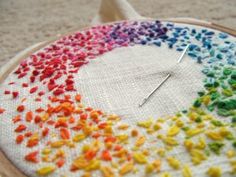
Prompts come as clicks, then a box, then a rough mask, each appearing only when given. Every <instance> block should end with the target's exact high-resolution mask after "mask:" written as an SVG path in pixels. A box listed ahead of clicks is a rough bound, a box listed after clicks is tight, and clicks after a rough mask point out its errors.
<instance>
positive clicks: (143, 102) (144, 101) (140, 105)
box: [139, 73, 171, 107]
mask: <svg viewBox="0 0 236 177" xmlns="http://www.w3.org/2000/svg"><path fill="white" fill-rule="evenodd" d="M170 76H171V74H170V73H169V74H167V76H166V77H165V79H163V80H162V81H161V83H160V84H159V85H158V86H157V87H156V88H155V89H154V90H153V91H152V92H151V93H150V94H149V95H148V96H147V97H146V98H144V99H143V101H142V102H141V103H140V104H139V107H142V106H143V105H144V104H145V103H146V102H147V101H148V99H149V98H150V97H151V96H152V95H153V94H154V93H155V91H156V90H157V89H159V88H160V87H161V86H162V85H163V84H164V83H165V81H166V80H167V79H169V77H170Z"/></svg>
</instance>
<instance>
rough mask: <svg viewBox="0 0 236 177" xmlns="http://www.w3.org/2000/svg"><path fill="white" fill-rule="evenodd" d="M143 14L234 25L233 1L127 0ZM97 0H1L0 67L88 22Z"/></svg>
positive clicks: (235, 15) (235, 21)
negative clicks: (28, 48)
mask: <svg viewBox="0 0 236 177" xmlns="http://www.w3.org/2000/svg"><path fill="white" fill-rule="evenodd" d="M129 2H130V3H131V5H132V6H134V8H135V9H136V10H137V11H138V13H140V14H141V15H143V16H147V17H153V18H166V17H194V18H198V19H202V20H209V21H212V22H215V23H219V24H222V25H225V26H228V27H231V28H234V29H235V28H236V0H198V1H197V0H129ZM99 3H100V0H0V44H1V46H0V66H2V65H3V64H4V63H5V62H6V61H8V60H9V58H11V57H13V56H14V55H16V53H17V52H19V51H21V50H23V49H24V48H26V47H28V46H30V45H32V44H34V43H36V42H40V41H43V40H46V39H48V38H49V37H52V36H55V35H56V34H58V33H65V32H68V31H73V30H77V29H79V28H81V27H84V26H87V25H89V23H90V21H91V19H92V18H93V17H94V15H95V14H96V12H97V10H98V8H99Z"/></svg>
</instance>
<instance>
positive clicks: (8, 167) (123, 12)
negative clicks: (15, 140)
mask: <svg viewBox="0 0 236 177" xmlns="http://www.w3.org/2000/svg"><path fill="white" fill-rule="evenodd" d="M106 9H108V11H107V10H106ZM109 9H112V10H109ZM107 17H109V18H107ZM140 19H142V20H143V19H146V20H149V19H150V18H144V17H142V16H140V15H139V14H138V13H137V12H136V11H135V10H134V9H133V8H132V6H131V5H130V4H129V3H128V2H127V1H125V0H103V1H102V3H101V7H100V10H99V15H98V16H96V17H95V18H94V20H93V22H92V24H97V23H98V22H99V23H105V24H109V23H112V22H114V21H122V20H140ZM160 21H168V22H174V23H181V24H192V25H196V26H202V27H206V28H211V29H217V30H219V31H222V32H226V33H228V34H231V35H232V36H236V31H235V30H233V29H229V28H226V27H224V26H221V25H217V24H214V23H210V22H206V21H201V20H197V19H192V18H169V19H160ZM68 34H70V33H67V34H63V35H58V36H56V37H55V38H53V39H50V40H48V41H44V42H40V43H37V44H35V45H32V46H30V47H28V48H26V49H25V50H23V51H22V52H20V53H18V54H17V55H16V56H15V57H14V58H12V59H11V60H10V61H9V62H8V63H7V64H5V65H4V68H1V71H0V83H1V82H2V81H3V80H4V79H5V78H6V77H7V75H8V74H9V73H10V72H11V71H12V70H13V69H14V68H15V67H16V66H17V65H18V63H19V62H20V61H21V60H22V59H23V58H25V57H27V56H29V55H30V54H32V53H33V52H35V51H37V50H39V49H40V48H42V47H44V46H46V45H47V44H50V43H51V42H53V41H55V40H57V39H58V38H59V37H62V36H65V35H68ZM0 159H1V161H2V166H1V168H2V170H4V171H3V175H6V176H16V175H17V176H20V177H23V176H25V175H24V174H23V173H22V172H21V171H20V170H19V169H17V168H16V167H15V166H14V165H13V164H12V163H11V162H10V160H9V159H7V157H6V156H5V155H4V153H3V152H2V151H0Z"/></svg>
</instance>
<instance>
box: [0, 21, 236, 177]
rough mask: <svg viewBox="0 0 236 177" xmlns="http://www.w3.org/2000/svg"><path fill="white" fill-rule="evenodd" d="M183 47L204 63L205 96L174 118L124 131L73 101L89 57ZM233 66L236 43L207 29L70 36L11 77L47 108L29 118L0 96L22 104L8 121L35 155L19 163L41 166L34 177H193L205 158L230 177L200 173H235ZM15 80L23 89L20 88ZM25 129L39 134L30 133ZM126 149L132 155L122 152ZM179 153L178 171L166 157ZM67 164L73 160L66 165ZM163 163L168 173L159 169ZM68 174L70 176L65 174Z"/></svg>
mask: <svg viewBox="0 0 236 177" xmlns="http://www.w3.org/2000/svg"><path fill="white" fill-rule="evenodd" d="M193 41H195V42H193ZM218 41H220V42H218ZM221 41H223V43H222V42H221ZM190 43H191V45H190V46H189V51H188V55H189V56H190V57H192V58H193V59H194V60H196V61H197V62H198V63H202V62H205V65H204V69H203V73H204V74H205V75H206V79H205V80H204V87H205V90H203V91H200V92H199V97H198V98H197V99H196V101H195V102H194V103H193V105H192V106H190V108H188V109H187V110H184V111H180V112H178V113H177V114H176V115H173V116H168V117H166V118H159V119H156V120H154V119H148V120H146V121H143V122H138V123H137V127H131V126H129V125H127V124H124V123H122V120H121V118H120V117H119V116H117V115H113V114H111V115H109V114H106V113H104V112H103V111H101V110H95V109H93V108H90V107H86V106H84V105H83V104H82V97H81V95H80V94H76V95H75V93H76V89H75V86H74V75H75V74H76V73H77V72H79V68H80V67H81V66H83V65H84V64H87V63H88V62H89V60H90V59H94V58H96V56H99V55H102V54H103V53H106V52H109V51H111V50H113V49H115V48H118V47H127V46H132V45H156V46H158V47H160V46H161V45H168V46H169V48H171V49H172V48H174V49H176V50H177V51H183V50H184V48H185V47H186V46H187V45H188V44H190ZM234 65H235V43H233V42H231V41H230V40H228V36H227V34H225V33H219V34H215V32H213V31H208V30H206V29H203V30H201V31H199V30H196V29H194V28H187V27H185V28H182V27H178V26H175V25H173V24H170V23H165V24H162V23H160V22H159V21H154V22H122V23H115V24H111V25H105V26H97V27H92V28H90V29H88V30H85V31H82V32H76V33H75V34H72V35H68V36H66V37H63V38H61V39H60V40H58V41H56V42H54V43H53V44H51V45H49V46H47V47H45V48H44V49H42V50H40V51H39V52H37V53H35V54H33V55H31V56H30V57H29V58H27V59H26V60H24V61H23V62H21V64H20V66H19V67H18V68H17V69H16V70H15V72H14V74H15V75H16V80H15V81H14V82H11V83H9V84H10V85H14V84H16V83H17V84H20V85H21V86H22V89H24V90H25V91H26V90H27V91H28V92H29V94H32V98H35V101H36V102H40V101H41V99H46V98H48V99H49V101H50V104H48V105H47V106H46V105H42V106H41V107H39V108H37V109H36V110H29V108H27V107H25V106H24V105H25V104H24V103H25V102H27V98H25V96H24V95H20V94H19V93H20V92H19V90H14V89H13V90H5V91H4V94H5V96H6V97H7V98H9V97H10V96H11V97H12V101H13V102H14V100H15V99H22V104H21V105H18V106H17V107H16V110H17V111H18V112H19V114H17V115H15V116H14V117H13V118H12V121H13V124H15V130H14V131H15V132H16V140H15V141H16V144H18V145H19V146H25V147H26V148H29V149H33V148H34V150H32V151H31V152H30V153H28V154H25V157H24V159H25V161H26V162H27V163H32V164H34V163H35V164H39V163H40V166H41V167H40V168H39V169H37V170H36V173H37V174H38V175H49V174H51V173H53V172H55V171H57V170H59V169H60V168H64V170H66V171H71V172H72V173H78V174H80V175H81V176H84V177H85V176H92V173H93V172H94V171H100V174H102V175H103V176H104V177H113V176H117V175H118V174H119V175H126V174H132V173H134V174H144V173H145V174H146V175H151V174H156V173H160V174H161V175H162V176H166V177H167V176H171V173H172V172H167V171H169V169H173V170H175V171H180V173H181V174H182V175H183V176H184V177H191V176H192V175H193V174H194V173H193V172H192V170H191V168H194V167H193V166H197V165H199V164H201V163H209V160H208V159H210V156H216V158H217V157H219V158H226V159H228V160H227V161H228V162H227V163H228V164H229V166H231V170H228V171H225V170H224V169H222V168H221V167H220V166H212V167H210V168H208V169H205V173H206V174H207V175H208V176H210V177H213V176H214V177H217V176H221V174H222V173H227V174H232V175H233V174H235V172H236V160H235V153H236V152H235V148H236V139H235V136H236V135H235V122H236V112H235V109H236V106H235V105H236V100H235V97H234V95H235V89H236V77H235V75H236V74H235V73H236V70H235V67H234ZM22 78H27V79H28V82H22V80H21V79H22ZM59 80H60V82H59ZM61 80H63V82H61ZM34 83H39V84H40V88H43V87H45V88H44V90H47V92H50V96H48V97H46V96H45V91H44V90H40V89H39V87H38V86H34V87H31V85H34ZM41 85H42V86H43V87H42V86H41ZM13 88H14V87H13ZM211 112H216V113H217V114H218V115H219V116H224V117H231V119H232V121H231V123H225V122H223V121H221V120H220V119H218V118H215V117H214V116H213V114H211ZM5 113H7V110H5V109H4V108H1V109H0V114H1V115H2V117H3V118H2V121H4V119H6V118H8V117H4V115H5ZM217 117H218V116H217ZM122 119H125V117H124V118H122ZM30 124H35V126H36V127H38V128H36V129H34V130H30V129H28V126H29V125H30ZM163 127H165V129H163ZM166 128H167V129H166ZM140 130H146V133H141V131H140ZM142 132H143V131H142ZM183 137H185V138H183ZM133 142H134V143H133ZM39 144H40V147H38V145H39ZM127 144H132V145H133V147H132V148H131V149H130V148H127ZM228 144H231V146H228ZM226 145H227V146H226ZM35 147H38V148H35ZM179 147H183V148H182V152H183V153H186V155H188V156H189V158H190V161H189V162H186V163H185V162H184V163H183V162H181V159H178V158H179V156H177V155H176V154H173V153H171V152H174V150H175V148H179ZM75 148H78V151H77V152H78V153H77V154H76V155H75V156H74V155H73V156H71V155H70V156H69V154H68V152H69V151H70V149H75ZM35 149H36V150H35ZM68 156H69V157H70V158H73V159H72V162H70V160H69V159H68ZM22 159H23V157H22ZM165 163H167V164H168V165H169V167H168V168H166V167H165V168H164V169H163V164H165ZM65 164H68V165H65ZM68 166H70V168H68V169H65V167H68ZM140 166H145V168H144V170H143V171H142V170H139V169H140V168H139V167H140ZM173 173H174V172H173Z"/></svg>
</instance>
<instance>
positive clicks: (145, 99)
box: [139, 44, 190, 107]
mask: <svg viewBox="0 0 236 177" xmlns="http://www.w3.org/2000/svg"><path fill="white" fill-rule="evenodd" d="M189 46H190V44H188V45H187V46H186V47H185V49H184V51H183V53H182V54H181V56H180V57H179V59H178V61H177V63H180V62H181V61H182V59H183V58H184V55H185V54H186V52H187V50H188V48H189ZM170 76H171V74H170V73H169V74H167V76H166V77H165V78H164V79H163V80H162V81H161V83H160V84H159V85H158V86H157V87H156V88H155V89H154V90H153V91H152V92H151V93H150V94H149V95H148V96H147V97H146V98H144V99H143V101H142V102H141V103H140V104H139V107H142V106H143V105H144V104H145V103H146V102H147V101H148V99H149V98H150V97H151V96H152V95H153V94H154V93H155V92H156V90H157V89H159V88H160V87H161V86H162V85H163V84H164V83H165V82H166V81H167V80H168V79H169V78H170Z"/></svg>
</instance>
